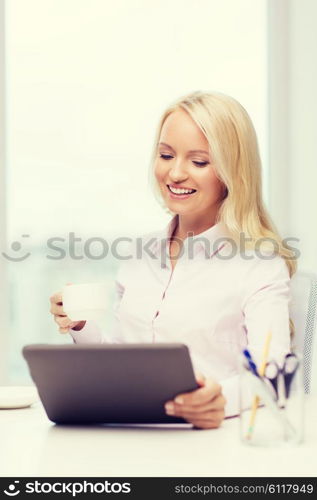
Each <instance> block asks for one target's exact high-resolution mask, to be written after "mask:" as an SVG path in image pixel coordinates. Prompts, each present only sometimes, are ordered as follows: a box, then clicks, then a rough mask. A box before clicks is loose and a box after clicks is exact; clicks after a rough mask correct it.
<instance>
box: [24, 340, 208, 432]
mask: <svg viewBox="0 0 317 500" xmlns="http://www.w3.org/2000/svg"><path fill="white" fill-rule="evenodd" d="M23 356H24V358H25V359H26V361H27V363H28V366H29V370H30V374H31V377H32V379H33V381H34V383H35V385H36V387H37V389H38V393H39V396H40V398H41V401H42V403H43V406H44V408H45V411H46V413H47V416H48V418H49V419H50V420H51V421H53V422H55V423H57V424H85V423H87V424H88V423H89V424H91V423H114V424H115V423H184V422H185V421H184V420H183V419H182V418H179V417H173V416H169V415H167V414H166V413H165V410H164V404H165V403H166V402H167V401H169V400H172V399H173V398H174V397H175V396H176V395H177V394H180V393H183V392H189V391H192V390H194V389H196V388H197V387H198V385H197V382H196V380H195V376H194V372H193V367H192V363H191V359H190V355H189V351H188V348H187V346H186V345H184V344H176V343H168V344H167V343H161V344H70V345H65V344H64V345H46V344H33V345H28V346H25V347H24V348H23Z"/></svg>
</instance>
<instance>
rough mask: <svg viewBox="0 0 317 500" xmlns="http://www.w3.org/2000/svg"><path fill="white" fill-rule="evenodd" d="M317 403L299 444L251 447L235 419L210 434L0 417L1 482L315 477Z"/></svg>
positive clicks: (35, 412)
mask: <svg viewBox="0 0 317 500" xmlns="http://www.w3.org/2000/svg"><path fill="white" fill-rule="evenodd" d="M316 417H317V399H316V398H312V397H310V398H308V399H307V401H306V437H305V442H304V443H303V444H301V445H299V446H294V447H290V446H289V447H276V448H267V449H266V448H252V447H249V446H246V445H242V444H241V443H240V442H239V430H238V428H239V419H238V418H233V419H228V420H225V421H224V423H223V425H222V427H221V428H219V429H214V430H193V429H188V428H187V429H184V428H183V429H175V428H173V429H170V428H169V429H162V428H113V427H105V426H90V427H71V426H70V427H66V426H56V425H54V424H53V423H52V422H50V421H49V420H48V418H47V416H46V414H45V412H44V410H43V408H42V406H41V405H40V403H36V404H35V405H33V406H32V407H31V408H27V409H23V410H0V475H1V476H14V477H20V476H40V477H43V476H52V477H54V476H55V477H60V476H77V477H80V476H101V477H111V476H113V477H114V476H133V477H135V476H196V477H197V476H206V477H213V476H214V477H217V476H244V477H246V476H260V477H266V476H267V477H269V476H285V477H291V476H301V477H303V476H314V477H315V476H316V475H317V466H316V454H317V429H316Z"/></svg>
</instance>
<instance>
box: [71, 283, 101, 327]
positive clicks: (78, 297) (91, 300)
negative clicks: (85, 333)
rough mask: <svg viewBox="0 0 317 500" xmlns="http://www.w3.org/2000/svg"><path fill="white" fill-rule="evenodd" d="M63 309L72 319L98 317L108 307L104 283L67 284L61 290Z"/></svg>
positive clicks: (79, 319) (82, 319)
mask: <svg viewBox="0 0 317 500" xmlns="http://www.w3.org/2000/svg"><path fill="white" fill-rule="evenodd" d="M62 300H63V309H64V311H65V314H67V316H68V317H69V319H71V320H72V321H84V320H88V319H100V318H102V316H103V315H104V313H105V311H106V310H107V308H108V303H109V294H108V286H107V285H106V284H105V283H82V284H79V285H67V286H64V288H63V290H62Z"/></svg>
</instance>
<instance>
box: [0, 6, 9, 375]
mask: <svg viewBox="0 0 317 500" xmlns="http://www.w3.org/2000/svg"><path fill="white" fill-rule="evenodd" d="M3 69H4V0H0V131H1V132H0V228H1V230H0V384H3V383H4V382H5V373H6V363H7V357H6V339H7V314H6V311H7V303H6V299H7V293H6V285H7V280H6V269H5V261H4V259H3V257H2V255H1V251H2V249H4V246H5V240H6V182H5V134H4V131H5V112H4V110H5V94H4V90H5V75H4V71H3Z"/></svg>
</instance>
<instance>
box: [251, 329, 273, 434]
mask: <svg viewBox="0 0 317 500" xmlns="http://www.w3.org/2000/svg"><path fill="white" fill-rule="evenodd" d="M271 338H272V332H268V334H267V336H266V339H265V343H264V348H263V353H262V362H261V366H260V368H259V375H260V377H263V376H264V374H265V367H266V363H267V358H268V355H269V349H270V342H271ZM259 402H260V398H259V396H255V397H254V399H253V402H252V409H251V417H250V423H249V428H248V432H247V436H246V438H247V439H251V437H252V433H253V428H254V422H255V416H256V411H257V408H258V405H259Z"/></svg>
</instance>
